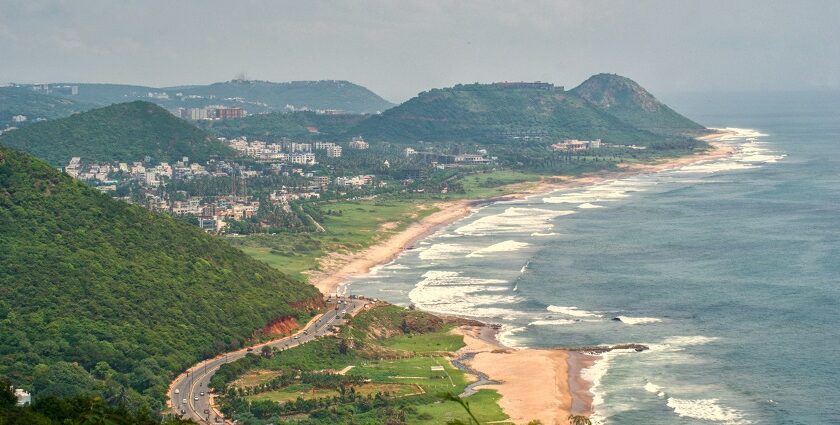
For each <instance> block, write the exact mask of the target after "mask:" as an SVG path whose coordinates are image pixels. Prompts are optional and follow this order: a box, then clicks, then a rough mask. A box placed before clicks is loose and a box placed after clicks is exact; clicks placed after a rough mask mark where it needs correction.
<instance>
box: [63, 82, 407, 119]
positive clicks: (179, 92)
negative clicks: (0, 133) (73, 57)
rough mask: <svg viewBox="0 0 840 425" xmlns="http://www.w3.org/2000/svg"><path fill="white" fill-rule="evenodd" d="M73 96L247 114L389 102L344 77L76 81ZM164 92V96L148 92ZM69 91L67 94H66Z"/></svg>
mask: <svg viewBox="0 0 840 425" xmlns="http://www.w3.org/2000/svg"><path fill="white" fill-rule="evenodd" d="M68 84H72V85H76V86H78V87H79V92H78V94H77V95H73V96H72V98H73V99H76V100H79V101H83V102H90V103H97V104H102V105H108V104H111V103H122V102H129V101H133V100H148V101H150V102H154V103H157V104H159V105H161V106H164V107H166V108H170V109H171V108H178V107H185V108H190V107H204V106H208V105H218V104H222V105H227V106H238V107H242V108H244V109H246V110H247V111H248V112H250V113H265V112H274V111H285V110H286V105H292V106H295V107H297V108H301V107H307V108H309V109H338V110H342V111H345V112H349V113H371V112H377V111H384V110H385V109H388V108H390V107H392V106H393V104H391V103H390V102H388V101H387V100H385V99H383V98H381V97H380V96H379V95H377V94H376V93H374V92H372V91H370V90H368V89H367V88H365V87H362V86H360V85H358V84H353V83H351V82H349V81H340V80H323V81H291V82H283V83H275V82H271V81H254V80H231V81H225V82H219V83H213V84H208V85H190V86H180V87H146V86H133V85H125V84H76V83H68ZM149 93H156V94H166V95H167V97H166V98H162V97H155V98H152V97H149ZM66 96H69V95H66Z"/></svg>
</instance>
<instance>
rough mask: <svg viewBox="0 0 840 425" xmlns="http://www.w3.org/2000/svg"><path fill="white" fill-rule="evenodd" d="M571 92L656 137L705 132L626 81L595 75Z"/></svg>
mask: <svg viewBox="0 0 840 425" xmlns="http://www.w3.org/2000/svg"><path fill="white" fill-rule="evenodd" d="M572 92H573V93H574V94H576V95H578V96H580V97H582V98H584V99H586V100H587V101H589V102H590V103H591V104H593V105H595V106H596V107H597V108H599V109H601V110H603V111H604V112H607V113H609V114H611V115H614V116H615V117H617V118H618V119H620V120H621V121H623V122H625V123H627V124H630V125H632V126H635V127H638V128H641V129H643V130H648V131H650V132H653V133H658V134H672V135H673V134H686V133H693V132H698V131H702V130H705V127H703V126H702V125H700V124H697V123H696V122H694V121H692V120H690V119H688V118H686V117H684V116H682V115H680V114H678V113H677V112H676V111H674V110H673V109H671V108H669V107H668V106H667V105H665V104H663V103H662V102H660V101H659V100H657V99H656V98H655V97H653V95H652V94H650V93H649V92H648V91H647V90H645V89H644V88H643V87H642V86H640V85H639V84H638V83H636V82H635V81H633V80H631V79H629V78H627V77H622V76H620V75H615V74H598V75H593V76H592V77H589V79H587V80H586V81H584V82H583V83H581V85H579V86H577V87H575V88H574V89H573V90H572Z"/></svg>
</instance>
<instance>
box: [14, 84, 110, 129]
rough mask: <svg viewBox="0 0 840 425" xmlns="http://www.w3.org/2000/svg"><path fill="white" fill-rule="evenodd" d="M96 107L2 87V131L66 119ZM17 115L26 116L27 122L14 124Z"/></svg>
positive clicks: (15, 88)
mask: <svg viewBox="0 0 840 425" xmlns="http://www.w3.org/2000/svg"><path fill="white" fill-rule="evenodd" d="M95 107H96V105H92V104H88V103H81V102H77V101H75V100H72V99H66V98H63V97H57V96H50V95H46V94H40V93H35V92H33V91H32V90H30V89H28V88H22V87H0V129H2V127H5V126H6V125H14V126H21V125H22V124H23V125H28V124H31V123H33V122H35V121H36V120H38V119H47V120H50V119H55V118H64V117H66V116H69V115H72V114H75V113H77V112H82V111H87V110H89V109H93V108H95ZM15 115H23V116H25V117H26V121H24V122H23V123H22V124H21V123H13V122H12V117H13V116H15Z"/></svg>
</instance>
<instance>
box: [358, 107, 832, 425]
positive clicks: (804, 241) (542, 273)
mask: <svg viewBox="0 0 840 425" xmlns="http://www.w3.org/2000/svg"><path fill="white" fill-rule="evenodd" d="M671 103H672V106H673V107H675V109H677V110H679V111H681V112H684V113H685V114H686V115H687V116H689V117H691V118H693V119H695V120H697V121H699V122H701V123H702V124H704V125H707V126H709V127H717V128H722V127H737V128H740V129H741V131H740V137H737V138H732V139H731V140H729V141H727V143H729V144H731V145H732V146H733V147H734V148H735V149H736V150H737V153H736V154H735V155H734V156H733V157H731V158H727V159H719V160H712V161H709V162H705V163H701V164H697V165H691V166H686V167H682V168H680V169H676V170H672V171H666V172H660V173H655V174H647V175H639V176H635V177H631V178H626V179H621V180H615V181H608V182H605V183H601V184H597V185H595V186H591V187H586V188H579V189H572V190H563V191H557V192H553V193H549V194H545V195H540V196H534V197H531V198H529V199H526V200H521V201H512V202H499V203H494V204H491V205H488V206H485V207H482V208H481V209H479V210H478V211H477V212H476V213H475V214H473V215H471V216H470V217H467V218H464V219H462V220H460V221H458V222H456V223H454V224H452V225H450V226H447V227H446V228H443V229H441V230H440V231H439V232H437V233H436V234H435V235H432V236H430V237H428V238H426V239H424V240H422V241H420V242H419V243H418V244H417V247H416V249H413V250H409V251H406V252H405V253H404V254H402V255H401V256H400V257H398V258H397V259H396V260H395V261H393V262H392V263H390V264H388V265H385V266H382V267H378V268H376V269H375V270H373V271H372V272H371V274H369V275H367V276H364V277H361V278H358V279H355V280H354V281H352V283H351V284H350V286H349V290H350V291H351V292H354V293H362V294H366V295H369V296H373V297H377V298H381V299H385V300H388V301H391V302H395V303H398V304H403V305H407V304H415V305H417V306H418V307H420V308H422V309H425V310H429V311H433V312H440V313H448V314H459V315H464V316H470V317H475V318H479V319H483V320H485V321H488V322H491V323H499V324H501V325H503V328H502V331H501V333H500V339H501V340H502V342H503V343H505V344H507V345H510V346H516V347H535V348H537V347H577V346H587V345H595V344H620V343H639V344H645V345H648V346H649V347H650V349H649V350H647V351H644V352H640V353H637V352H620V351H614V352H611V353H608V354H606V355H604V356H603V358H602V359H601V360H599V361H598V362H596V364H595V365H594V366H593V367H591V368H589V369H586V370H584V372H583V373H584V375H585V376H586V377H587V378H588V379H589V380H591V381H592V382H593V393H594V395H595V400H594V408H595V411H596V413H595V415H594V416H593V422H594V423H606V424H640V423H644V424H715V423H720V424H748V423H753V424H840V389H838V384H840V361H838V359H837V356H838V354H840V96H830V95H809V94H796V93H794V94H784V95H749V94H737V95H723V94H718V95H715V96H709V95H703V96H700V95H694V96H692V95H684V96H682V97H675V99H673V100H671ZM616 319H618V320H616Z"/></svg>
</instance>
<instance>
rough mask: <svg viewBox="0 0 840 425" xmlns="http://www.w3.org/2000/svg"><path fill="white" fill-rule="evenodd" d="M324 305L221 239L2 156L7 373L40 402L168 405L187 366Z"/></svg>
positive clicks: (1, 285)
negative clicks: (170, 388) (94, 399)
mask: <svg viewBox="0 0 840 425" xmlns="http://www.w3.org/2000/svg"><path fill="white" fill-rule="evenodd" d="M321 302H322V301H321V295H320V293H319V292H318V291H317V290H316V289H315V288H314V287H312V286H310V285H307V284H304V283H300V282H297V281H294V280H291V279H289V278H287V277H286V276H285V275H283V274H282V273H280V272H279V271H277V270H276V269H274V268H272V267H270V266H268V265H266V264H264V263H262V262H259V261H256V260H253V259H251V258H250V257H248V256H247V255H246V254H244V253H242V252H241V251H239V250H237V249H235V248H233V247H231V246H230V245H229V244H227V243H226V242H225V241H223V240H220V239H215V238H213V237H211V236H209V235H207V234H205V233H204V232H203V231H201V230H200V229H198V228H195V227H193V226H190V225H188V224H186V223H184V222H181V221H179V220H176V219H173V218H170V217H168V216H163V215H159V214H155V213H152V212H149V211H147V210H145V209H143V208H141V207H138V206H134V205H130V204H127V203H123V202H120V201H116V200H112V199H111V198H110V197H108V196H107V195H104V194H100V193H99V192H97V191H96V190H94V189H92V188H89V187H88V186H86V185H85V184H83V183H80V182H77V181H76V180H74V179H72V178H71V177H69V176H67V175H65V174H62V173H60V172H58V171H56V170H55V169H53V168H52V167H50V166H49V165H48V164H47V163H45V162H42V161H40V160H38V159H35V158H34V157H32V156H30V155H28V154H25V153H22V152H19V151H15V150H13V149H9V148H6V147H2V146H0V375H2V376H5V377H7V378H8V379H10V380H12V381H13V382H14V383H15V384H16V385H19V386H23V387H24V388H27V389H30V390H34V392H35V394H36V396H39V397H40V396H47V395H58V396H67V395H72V394H91V393H93V394H102V395H104V397H105V399H106V400H109V401H120V400H122V401H124V402H127V403H129V404H128V405H130V406H137V405H138V404H140V405H143V404H152V405H153V407H160V406H159V404H157V405H156V403H157V402H159V401H161V400H163V398H164V397H165V391H166V385H167V383H168V382H169V381H170V380H171V378H173V377H174V375H175V374H177V373H178V372H180V371H181V370H183V369H185V368H186V367H187V366H188V365H190V364H193V363H195V362H197V361H198V360H199V359H201V358H206V357H208V356H212V355H214V354H216V353H219V352H223V351H226V350H230V349H235V348H238V347H240V346H242V344H243V343H244V341H245V340H246V339H248V338H250V337H253V336H255V334H254V330H255V329H259V328H261V327H263V326H265V325H267V324H268V323H274V324H277V323H284V324H285V326H286V327H293V326H295V323H296V322H297V323H300V322H301V321H305V320H306V319H307V318H308V317H309V315H310V314H311V312H310V311H309V309H310V308H312V307H316V306H318V305H320V304H321Z"/></svg>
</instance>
